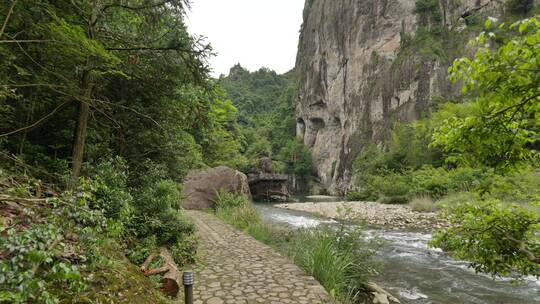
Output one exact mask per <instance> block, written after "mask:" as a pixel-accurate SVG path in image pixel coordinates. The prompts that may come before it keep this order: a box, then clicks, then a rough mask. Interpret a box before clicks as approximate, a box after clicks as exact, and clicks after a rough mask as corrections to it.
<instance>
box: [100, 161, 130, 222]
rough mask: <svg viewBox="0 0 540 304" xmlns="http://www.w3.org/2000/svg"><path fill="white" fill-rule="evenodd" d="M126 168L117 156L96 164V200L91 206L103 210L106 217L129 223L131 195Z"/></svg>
mask: <svg viewBox="0 0 540 304" xmlns="http://www.w3.org/2000/svg"><path fill="white" fill-rule="evenodd" d="M127 173H128V168H127V164H126V162H125V160H124V159H122V158H120V157H117V158H113V159H110V160H108V161H105V162H102V163H100V164H98V165H97V166H96V167H95V169H94V172H93V175H94V180H95V181H96V183H97V187H96V189H95V195H96V202H95V204H93V205H92V206H91V207H92V208H93V209H100V210H103V211H104V214H105V216H106V217H108V218H111V219H114V220H117V221H119V222H121V223H122V224H124V225H129V223H130V221H131V220H132V216H133V206H132V205H133V197H132V196H131V194H130V193H129V191H128V186H127V181H128V176H127Z"/></svg>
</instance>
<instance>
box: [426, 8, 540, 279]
mask: <svg viewBox="0 0 540 304" xmlns="http://www.w3.org/2000/svg"><path fill="white" fill-rule="evenodd" d="M491 26H492V24H491V20H488V21H486V29H487V30H486V32H484V33H482V34H481V35H480V36H479V37H478V39H477V42H478V43H479V44H480V45H479V50H478V51H477V53H476V55H475V56H474V58H473V59H461V60H457V61H456V62H455V63H454V66H453V67H452V68H451V69H450V72H451V77H452V78H453V79H454V80H457V79H461V80H462V81H463V83H464V91H466V92H467V91H472V92H474V93H475V96H477V97H476V98H475V99H474V101H473V102H474V103H475V104H477V105H478V108H479V112H478V113H471V115H469V116H468V117H467V118H465V119H459V118H457V119H456V118H454V119H448V120H446V121H445V122H444V123H443V125H442V126H441V127H440V128H439V129H438V130H437V132H435V134H434V136H433V138H434V145H436V146H440V147H442V148H443V150H444V151H446V152H447V153H449V156H448V157H447V160H448V161H450V162H457V163H458V164H460V163H466V164H471V163H473V162H474V163H479V164H484V165H486V166H489V167H493V168H495V169H496V170H498V171H502V172H505V171H509V170H511V171H514V172H517V174H520V173H521V172H520V170H519V169H520V168H523V167H525V166H535V167H538V165H539V164H540V162H539V159H538V151H537V149H538V144H539V143H540V137H539V132H538V131H539V129H538V128H539V126H540V91H539V88H540V68H539V66H540V61H539V58H540V51H539V50H540V22H539V21H538V20H537V19H536V18H530V19H525V20H522V21H519V22H516V23H513V24H512V25H510V26H509V27H507V26H506V25H505V24H501V25H500V26H499V27H498V30H496V31H492V30H491ZM501 32H502V33H501ZM508 33H510V36H509V38H507V37H508V36H507V35H508ZM488 41H490V44H488V43H487V42H488ZM493 45H495V46H496V48H493ZM516 168H517V169H516ZM525 193H526V192H525ZM527 194H530V193H527ZM539 201H540V195H538V194H536V193H535V195H534V196H533V197H531V198H530V199H529V200H528V202H527V203H529V204H528V205H525V206H523V205H521V206H520V205H518V204H515V203H507V204H501V202H500V201H497V200H485V201H484V202H482V203H479V204H471V202H464V203H462V204H461V205H459V206H458V207H456V209H455V210H453V212H452V213H451V214H450V215H449V218H450V220H451V222H452V224H453V227H452V229H447V230H445V231H442V232H440V234H439V235H438V237H437V238H436V239H435V241H434V245H438V246H442V247H444V248H446V249H448V250H451V251H453V252H455V253H456V255H457V256H459V257H461V258H466V259H470V260H472V262H473V266H474V267H475V269H477V270H480V271H485V272H488V273H491V274H493V275H506V274H509V273H512V272H514V271H517V272H519V273H521V274H524V275H527V274H530V275H535V276H539V274H540V259H539V257H540V238H539V233H540V229H539V228H540V226H539V224H540V210H539V209H538V202H539Z"/></svg>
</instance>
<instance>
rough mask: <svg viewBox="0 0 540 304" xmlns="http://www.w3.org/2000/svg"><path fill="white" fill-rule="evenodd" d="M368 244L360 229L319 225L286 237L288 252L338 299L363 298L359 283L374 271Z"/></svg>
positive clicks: (355, 299)
mask: <svg viewBox="0 0 540 304" xmlns="http://www.w3.org/2000/svg"><path fill="white" fill-rule="evenodd" d="M374 252H375V251H374V250H373V246H372V244H369V243H367V242H364V241H362V231H361V229H358V228H356V229H347V228H346V227H345V225H344V224H342V225H341V226H340V227H339V229H335V227H331V226H321V227H319V228H316V229H314V230H301V231H298V232H296V233H295V234H294V236H293V237H292V238H291V240H290V245H289V248H288V255H289V256H290V257H291V259H293V261H294V262H295V263H296V264H297V265H298V266H300V267H301V268H302V269H304V270H305V271H306V272H307V273H309V274H310V275H313V276H314V277H315V278H316V279H317V280H318V281H319V282H320V283H321V285H323V286H324V288H325V289H326V290H327V291H328V292H329V293H330V294H331V295H332V296H333V297H335V298H336V299H338V300H339V301H341V302H342V303H358V302H360V300H362V299H364V297H363V296H365V294H364V293H363V287H364V285H365V283H366V282H367V281H368V278H369V277H370V276H371V275H372V274H374V273H375V272H376V271H375V269H374V265H373V260H372V257H373V254H374Z"/></svg>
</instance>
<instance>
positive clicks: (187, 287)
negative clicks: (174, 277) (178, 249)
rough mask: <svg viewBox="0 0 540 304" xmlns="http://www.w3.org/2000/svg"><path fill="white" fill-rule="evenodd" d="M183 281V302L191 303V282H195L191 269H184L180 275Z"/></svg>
mask: <svg viewBox="0 0 540 304" xmlns="http://www.w3.org/2000/svg"><path fill="white" fill-rule="evenodd" d="M182 280H183V281H184V295H185V303H186V304H193V284H194V283H195V275H193V272H191V271H184V274H183V276H182Z"/></svg>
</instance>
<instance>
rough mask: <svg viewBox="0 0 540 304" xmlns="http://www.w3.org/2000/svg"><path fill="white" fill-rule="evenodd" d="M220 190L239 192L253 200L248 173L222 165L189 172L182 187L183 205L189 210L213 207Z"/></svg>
mask: <svg viewBox="0 0 540 304" xmlns="http://www.w3.org/2000/svg"><path fill="white" fill-rule="evenodd" d="M219 190H226V191H229V192H234V193H238V194H241V195H244V196H246V197H247V198H248V199H250V200H251V192H250V191H249V185H248V179H247V177H246V175H245V174H244V173H242V172H240V171H237V170H234V169H231V168H229V167H225V166H220V167H216V168H211V169H204V170H192V171H190V172H189V173H188V175H187V176H186V179H185V181H184V186H183V189H182V207H183V208H184V209H188V210H205V209H210V208H213V207H214V200H215V199H216V194H217V192H218V191H219Z"/></svg>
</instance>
